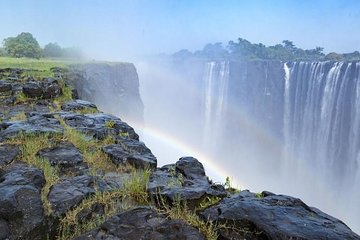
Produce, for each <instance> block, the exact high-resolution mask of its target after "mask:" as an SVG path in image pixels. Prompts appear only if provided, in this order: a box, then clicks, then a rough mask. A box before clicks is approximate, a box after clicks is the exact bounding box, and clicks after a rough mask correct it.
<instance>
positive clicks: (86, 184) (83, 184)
mask: <svg viewBox="0 0 360 240" xmlns="http://www.w3.org/2000/svg"><path fill="white" fill-rule="evenodd" d="M94 185H95V181H94V179H93V178H92V177H90V176H87V175H83V176H78V177H73V178H69V179H66V180H64V181H62V182H60V183H57V184H55V185H53V186H52V187H51V189H50V192H49V195H48V200H49V202H50V203H51V206H52V209H53V210H54V214H55V215H56V216H62V215H64V214H65V213H66V212H67V211H69V210H70V209H72V208H74V207H76V206H77V205H79V204H80V203H81V202H82V200H84V198H86V197H89V196H91V195H92V194H94V193H95V189H94Z"/></svg>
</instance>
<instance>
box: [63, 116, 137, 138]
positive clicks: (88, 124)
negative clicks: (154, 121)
mask: <svg viewBox="0 0 360 240" xmlns="http://www.w3.org/2000/svg"><path fill="white" fill-rule="evenodd" d="M59 114H60V117H61V118H63V119H64V121H65V123H66V124H68V125H69V126H71V127H73V128H75V129H77V130H79V131H81V132H83V133H85V134H87V135H90V136H92V137H94V138H97V139H105V138H106V137H107V136H113V137H114V138H116V137H118V136H120V135H121V134H126V136H127V137H128V138H131V139H134V140H139V135H137V134H136V133H135V131H134V129H133V128H132V127H130V126H129V125H128V124H127V123H125V122H123V121H121V119H119V118H117V117H115V116H112V115H109V114H104V113H95V114H76V113H66V112H61V113H59ZM109 123H111V124H109Z"/></svg>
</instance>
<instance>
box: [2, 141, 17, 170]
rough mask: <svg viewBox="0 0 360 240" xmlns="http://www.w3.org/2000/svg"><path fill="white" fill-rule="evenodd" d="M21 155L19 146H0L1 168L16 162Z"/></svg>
mask: <svg viewBox="0 0 360 240" xmlns="http://www.w3.org/2000/svg"><path fill="white" fill-rule="evenodd" d="M19 154H20V148H19V147H18V146H17V145H12V144H4V145H0V167H3V166H5V165H7V164H9V163H11V162H12V161H14V160H15V159H16V158H17V156H19Z"/></svg>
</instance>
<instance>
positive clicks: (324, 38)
mask: <svg viewBox="0 0 360 240" xmlns="http://www.w3.org/2000/svg"><path fill="white" fill-rule="evenodd" d="M0 14H1V16H2V19H3V21H2V22H1V23H0V26H1V30H2V31H1V33H0V39H1V40H3V39H4V38H6V37H11V36H16V35H17V34H19V33H21V32H30V33H32V34H33V35H34V37H35V38H37V40H38V41H39V43H40V45H42V46H44V45H45V44H47V43H49V42H57V43H59V44H60V45H61V46H63V47H70V46H76V47H80V48H81V49H83V50H84V52H85V53H87V54H88V56H89V57H91V58H94V59H100V60H105V59H106V60H132V59H133V58H134V57H138V56H144V55H154V54H161V53H165V54H171V53H174V52H176V51H178V50H181V49H189V50H190V51H194V50H200V49H202V48H203V46H204V45H205V44H207V43H215V42H223V43H224V45H226V44H227V43H228V41H230V40H234V41H236V40H237V38H239V37H241V38H245V39H247V40H249V41H251V42H253V43H263V44H265V45H267V46H268V45H274V44H277V43H281V41H282V40H285V39H287V40H291V41H293V42H294V44H295V45H296V46H298V47H301V48H305V49H309V48H315V47H316V46H320V47H324V48H325V49H324V52H325V53H328V52H333V51H334V52H353V51H355V50H360V33H359V32H356V31H354V29H358V27H359V25H360V2H359V1H346V2H345V1H340V0H331V1H325V0H320V1H300V2H299V1H297V2H296V1H284V0H281V1H276V2H274V1H266V0H263V1H215V0H210V1H204V0H201V1H190V0H179V1H165V0H155V1H144V0H123V1H115V0H108V1H100V0H90V1H70V0H65V1H60V2H56V3H54V2H52V1H45V0H39V1H30V0H17V1H13V0H4V1H2V7H1V9H0Z"/></svg>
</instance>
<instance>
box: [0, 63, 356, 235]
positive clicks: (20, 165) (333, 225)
mask: <svg viewBox="0 0 360 240" xmlns="http://www.w3.org/2000/svg"><path fill="white" fill-rule="evenodd" d="M85 68H86V66H85ZM99 68H100V69H101V74H100V75H102V74H105V75H107V74H112V73H109V72H107V70H106V69H108V68H109V66H107V65H101V66H99ZM130 68H131V67H129V66H127V65H126V66H125V67H124V69H125V70H126V69H127V70H129V69H130ZM94 69H97V67H96V66H95V67H94V68H92V70H91V71H90V72H87V76H89V74H92V75H91V77H93V78H96V73H95V72H92V71H95V70H94ZM121 69H122V68H121V67H120V68H119V70H117V71H119V72H118V74H120V75H121V74H124V75H126V74H128V73H127V72H126V73H123V72H122V71H123V70H121ZM125 70H124V71H125ZM127 70H126V71H127ZM86 71H87V70H86ZM131 71H132V74H133V73H134V72H133V70H131ZM0 77H1V80H0V103H1V105H0V106H1V107H0V118H1V123H0V239H11V240H12V239H134V240H135V239H136V240H137V239H311V238H316V239H360V237H359V236H358V235H356V234H355V233H354V232H352V231H351V230H350V229H349V228H348V227H347V226H346V225H345V224H344V223H343V222H341V221H340V220H338V219H335V218H333V217H331V216H329V215H327V214H325V213H323V212H321V211H320V210H318V209H315V208H312V207H309V206H307V205H306V204H305V203H303V202H302V201H301V200H300V199H296V198H293V197H290V196H283V195H276V194H273V193H270V192H262V193H261V194H254V193H251V192H249V191H241V192H236V193H234V191H233V189H230V188H229V186H223V185H220V184H215V183H213V182H212V181H210V180H209V178H208V177H207V176H206V174H205V171H204V168H203V165H202V164H201V162H200V161H201V159H199V160H200V161H199V160H197V159H195V158H192V157H183V158H180V159H179V160H178V161H177V162H176V163H174V164H169V165H166V166H162V167H160V168H159V167H158V166H157V159H156V157H155V156H154V155H153V154H152V152H151V150H150V149H149V148H147V147H146V145H145V144H144V143H142V142H141V141H139V136H138V134H137V133H136V132H135V130H134V129H133V128H132V127H131V126H129V125H128V124H127V123H126V122H124V121H122V119H120V118H118V117H115V116H113V115H110V114H107V113H103V112H100V111H99V110H98V108H97V106H95V105H94V104H92V103H91V102H88V101H85V100H80V99H76V96H80V97H81V96H85V95H86V94H85V93H81V91H80V90H79V88H82V87H81V86H84V87H83V89H84V91H85V88H86V87H85V85H86V84H87V82H86V81H85V78H83V79H81V80H79V75H77V74H75V75H74V74H73V72H71V71H70V72H69V71H68V69H62V68H53V69H52V71H51V72H49V76H47V77H45V78H41V79H40V78H35V77H33V76H29V75H28V74H27V72H26V71H25V70H23V69H0ZM77 80H79V81H80V82H76V81H77ZM132 81H135V82H133V83H131V84H133V85H134V86H135V87H136V86H138V82H136V81H137V80H136V78H133V79H132ZM74 82H75V83H76V84H80V85H79V86H77V87H76V89H77V90H78V94H76V91H74V87H73V85H71V83H74ZM97 84H98V83H97ZM103 84H104V85H106V84H108V83H106V82H105V83H103ZM129 84H130V83H129ZM91 86H92V85H91V84H90V83H89V86H88V87H89V89H90V88H92V90H91V91H95V92H96V87H91ZM91 91H90V92H91ZM124 91H125V92H124V93H123V94H124V95H127V94H130V93H128V92H126V91H127V90H126V88H124ZM85 92H86V91H85ZM135 95H136V94H135ZM88 96H89V97H90V95H88ZM139 99H140V98H139ZM125 103H126V100H124V104H125ZM128 107H130V108H136V107H142V104H141V103H140V102H137V103H136V104H135V105H132V106H128ZM141 111H142V110H141V109H140V110H139V112H141ZM174 161H175V159H174Z"/></svg>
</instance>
